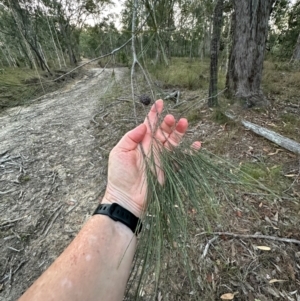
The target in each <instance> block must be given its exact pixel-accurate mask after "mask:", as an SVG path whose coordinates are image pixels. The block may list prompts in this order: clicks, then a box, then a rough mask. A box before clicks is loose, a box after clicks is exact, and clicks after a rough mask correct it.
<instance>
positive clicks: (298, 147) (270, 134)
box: [225, 113, 300, 155]
mask: <svg viewBox="0 0 300 301" xmlns="http://www.w3.org/2000/svg"><path fill="white" fill-rule="evenodd" d="M225 114H226V116H227V117H228V118H230V119H232V120H235V121H236V120H237V118H236V117H235V116H234V115H232V114H230V113H225ZM239 121H240V123H241V124H242V125H243V126H244V127H245V128H246V129H248V130H250V131H252V132H254V133H255V134H257V135H260V136H262V137H264V138H266V139H268V140H270V141H272V142H274V143H275V144H277V145H279V146H281V147H283V148H285V149H287V150H289V151H291V152H293V153H295V154H298V155H300V143H298V142H296V141H294V140H292V139H290V138H287V137H284V136H282V135H280V134H278V133H276V132H274V131H271V130H268V129H266V128H264V127H262V126H259V125H257V124H255V123H252V122H249V121H246V120H243V119H241V120H239Z"/></svg>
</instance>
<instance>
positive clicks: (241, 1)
mask: <svg viewBox="0 0 300 301" xmlns="http://www.w3.org/2000/svg"><path fill="white" fill-rule="evenodd" d="M273 3H274V0H234V13H233V19H232V26H233V37H232V38H233V43H232V48H231V54H230V58H229V65H228V72H227V79H226V87H227V94H228V96H229V97H235V98H237V99H240V100H242V101H243V102H244V104H245V105H246V106H247V107H252V106H255V105H267V104H268V100H267V99H266V98H265V96H264V94H263V92H262V90H261V80H262V70H263V62H264V54H265V46H266V39H267V34H268V21H269V17H270V13H271V8H272V4H273Z"/></svg>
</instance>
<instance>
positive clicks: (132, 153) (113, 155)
mask: <svg viewBox="0 0 300 301" xmlns="http://www.w3.org/2000/svg"><path fill="white" fill-rule="evenodd" d="M162 110H163V101H162V100H157V101H156V103H155V104H154V105H153V106H152V108H151V110H150V112H149V114H148V116H147V117H146V119H145V121H144V123H143V124H141V125H139V126H137V127H136V128H135V129H133V130H132V131H130V132H128V133H126V134H125V135H124V136H123V138H122V139H121V140H120V141H119V143H118V144H117V145H116V146H115V147H114V148H113V149H112V151H111V152H110V155H109V161H108V182H107V188H106V192H105V195H104V198H103V201H102V202H103V203H118V204H119V205H121V206H122V207H124V208H126V209H127V210H129V211H130V212H132V213H133V214H134V215H135V216H137V217H140V216H141V215H142V213H143V210H144V207H145V202H146V196H147V179H146V173H145V169H144V164H143V162H144V160H145V158H144V156H147V157H149V155H150V153H151V149H152V148H153V147H154V148H156V149H157V150H160V149H161V148H162V147H164V148H167V149H170V148H172V147H176V146H177V145H178V144H179V143H180V142H181V140H182V138H183V136H184V134H185V132H186V130H187V128H188V122H187V120H186V119H185V118H181V119H180V120H179V121H178V122H177V123H176V121H175V118H174V116H173V115H167V116H166V117H165V118H164V120H163V121H162V123H161V125H160V126H159V127H157V122H158V120H159V116H160V114H161V113H162ZM154 129H156V131H155V133H153V130H154ZM200 146H201V144H200V142H198V141H197V142H194V143H193V147H194V148H196V149H199V148H200ZM156 165H157V171H156V174H157V177H158V181H159V183H161V184H163V182H164V173H163V171H162V170H161V168H160V163H159V162H156Z"/></svg>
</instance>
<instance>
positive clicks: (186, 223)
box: [128, 143, 280, 300]
mask: <svg viewBox="0 0 300 301" xmlns="http://www.w3.org/2000/svg"><path fill="white" fill-rule="evenodd" d="M157 157H158V151H157V150H155V149H153V150H152V154H151V156H150V160H147V162H145V168H146V171H147V179H148V196H147V201H148V202H147V204H148V205H147V208H146V212H147V215H146V216H145V220H144V229H143V232H142V235H141V236H140V239H139V244H138V249H137V253H136V257H135V268H134V270H133V271H132V275H131V278H130V282H129V287H128V296H129V298H130V300H141V291H142V290H143V288H144V287H147V295H148V296H149V297H150V296H153V298H154V296H157V294H158V289H159V288H161V285H162V284H163V283H176V279H177V278H178V277H179V275H178V273H177V272H176V273H175V274H173V273H170V271H182V272H184V275H185V291H193V297H192V298H191V297H189V298H187V299H186V298H184V297H181V298H180V300H214V299H216V298H217V293H214V292H213V291H214V290H213V289H212V287H211V284H210V283H208V282H207V278H206V277H207V275H208V273H209V270H210V268H211V266H210V263H209V261H203V260H201V255H200V254H199V249H198V247H197V250H194V249H193V248H194V247H193V246H192V243H191V239H192V237H195V234H196V233H197V231H198V233H199V232H203V231H204V232H208V233H210V232H213V231H215V229H218V227H220V225H222V227H221V229H222V231H226V229H228V228H230V227H231V222H230V220H232V216H230V212H231V210H232V208H243V210H244V211H245V212H247V214H248V215H249V216H252V218H253V219H254V218H255V217H257V216H256V213H255V212H254V210H253V208H251V204H249V203H248V202H247V199H246V198H245V197H244V196H245V195H247V193H251V194H253V193H254V194H255V193H257V194H263V195H264V202H268V200H269V201H272V200H274V198H278V196H276V194H275V193H273V192H272V191H271V190H269V189H268V188H266V187H264V186H263V185H262V184H261V183H259V182H258V181H257V179H260V180H264V179H265V178H271V179H272V180H274V178H275V177H277V176H278V175H279V173H280V169H279V168H278V169H277V168H274V169H273V170H272V171H270V172H267V171H265V170H264V169H263V167H259V168H258V167H256V166H253V165H251V164H249V165H247V166H246V165H245V166H243V165H242V166H241V167H236V166H233V165H232V164H230V163H228V162H226V161H225V160H223V159H221V158H219V157H217V156H215V155H213V154H211V153H209V152H207V151H205V150H202V151H199V152H197V151H191V150H190V148H189V146H188V144H186V143H183V144H181V145H180V147H179V148H176V149H173V150H172V151H171V152H170V151H163V152H162V153H160V155H159V159H158V158H157ZM157 160H160V162H161V165H162V169H163V170H164V172H165V182H164V185H163V186H162V185H161V184H160V183H158V181H157V175H156V174H155V171H156V170H157V168H156V162H157ZM245 171H247V173H246V172H245ZM248 172H250V173H248ZM226 208H227V209H226ZM229 208H231V209H229ZM235 210H238V209H235ZM195 231H196V232H195ZM253 231H254V229H253ZM217 252H218V253H220V257H221V258H222V257H223V256H222V255H221V254H222V252H223V250H222V249H218V250H217ZM194 258H199V259H198V262H197V261H196V262H195V261H194ZM223 258H224V257H223ZM200 262H201V263H200ZM199 264H200V268H199V269H198V268H195V265H197V266H198V265H199ZM219 269H221V270H222V273H224V274H226V277H229V279H230V278H231V277H235V273H236V271H237V270H236V269H237V267H234V266H231V265H230V266H229V265H228V264H226V261H223V260H222V261H220V262H219ZM180 290H181V286H180V287H176V288H175V287H173V288H172V295H180Z"/></svg>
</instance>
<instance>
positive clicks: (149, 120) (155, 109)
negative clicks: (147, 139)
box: [144, 99, 164, 133]
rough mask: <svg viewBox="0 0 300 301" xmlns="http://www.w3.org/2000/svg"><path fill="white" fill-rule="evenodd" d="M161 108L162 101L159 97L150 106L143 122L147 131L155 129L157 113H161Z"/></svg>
mask: <svg viewBox="0 0 300 301" xmlns="http://www.w3.org/2000/svg"><path fill="white" fill-rule="evenodd" d="M163 108H164V102H163V101H162V100H161V99H159V100H157V101H156V102H155V103H154V104H153V106H152V107H151V110H150V112H149V113H148V115H147V117H146V119H145V121H144V124H145V125H146V127H147V133H151V132H152V131H153V130H155V128H156V125H157V121H158V119H159V115H160V114H161V112H162V110H163Z"/></svg>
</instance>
